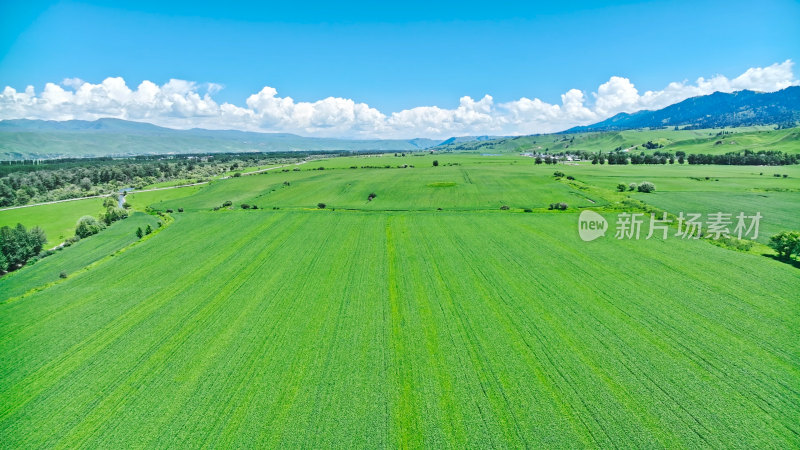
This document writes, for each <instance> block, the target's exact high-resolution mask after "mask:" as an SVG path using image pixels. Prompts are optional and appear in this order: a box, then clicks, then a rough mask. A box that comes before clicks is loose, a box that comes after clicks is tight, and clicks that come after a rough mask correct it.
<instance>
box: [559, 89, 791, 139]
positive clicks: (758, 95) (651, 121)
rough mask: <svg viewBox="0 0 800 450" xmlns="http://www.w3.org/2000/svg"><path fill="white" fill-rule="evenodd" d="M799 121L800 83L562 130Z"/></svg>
mask: <svg viewBox="0 0 800 450" xmlns="http://www.w3.org/2000/svg"><path fill="white" fill-rule="evenodd" d="M797 122H800V86H791V87H788V88H786V89H783V90H780V91H776V92H768V93H762V92H754V91H747V90H745V91H737V92H732V93H724V92H715V93H713V94H710V95H704V96H700V97H692V98H689V99H686V100H684V101H682V102H679V103H675V104H674V105H670V106H667V107H665V108H663V109H659V110H656V111H649V110H648V111H639V112H635V113H632V114H629V113H619V114H617V115H615V116H614V117H611V118H609V119H606V120H603V121H602V122H597V123H595V124H592V125H587V126H580V127H573V128H570V129H568V130H566V131H563V133H581V132H588V131H621V130H631V129H636V128H661V127H671V126H680V127H687V128H721V127H739V126H752V125H776V124H777V125H787V126H795V125H796V124H797Z"/></svg>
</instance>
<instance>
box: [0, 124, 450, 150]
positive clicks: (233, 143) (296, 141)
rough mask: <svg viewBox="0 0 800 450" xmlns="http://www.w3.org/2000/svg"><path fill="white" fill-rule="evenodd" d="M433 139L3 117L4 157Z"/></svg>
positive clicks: (383, 146)
mask: <svg viewBox="0 0 800 450" xmlns="http://www.w3.org/2000/svg"><path fill="white" fill-rule="evenodd" d="M439 143H441V140H433V139H423V138H417V139H369V140H359V139H334V138H311V137H303V136H298V135H295V134H289V133H257V132H248V131H236V130H206V129H200V128H194V129H190V130H175V129H172V128H164V127H159V126H157V125H152V124H149V123H143V122H132V121H127V120H121V119H97V120H94V121H86V120H67V121H60V122H59V121H48V120H28V119H14V120H3V121H0V160H20V159H36V158H61V157H99V156H133V155H148V154H180V153H223V152H270V151H281V152H284V151H299V150H311V151H325V150H347V151H370V150H379V151H415V150H425V149H427V148H430V147H433V146H435V145H438V144H439Z"/></svg>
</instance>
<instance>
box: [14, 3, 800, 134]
mask: <svg viewBox="0 0 800 450" xmlns="http://www.w3.org/2000/svg"><path fill="white" fill-rule="evenodd" d="M232 3H233V2H223V3H198V2H165V1H160V2H156V1H138V2H128V1H119V2H53V3H47V2H36V1H32V2H7V1H2V3H0V87H2V86H10V87H12V88H14V89H16V90H17V91H22V90H24V89H25V87H26V86H27V85H33V86H34V88H35V89H36V91H37V92H38V91H41V90H42V89H43V88H44V86H45V83H48V82H52V83H60V82H61V81H62V80H64V79H67V78H79V79H81V80H84V81H86V82H89V83H100V82H102V81H103V80H104V79H106V78H107V77H121V78H123V79H124V80H125V82H126V83H127V86H129V87H130V88H131V89H135V88H136V86H138V85H139V84H140V83H141V82H142V81H143V80H149V81H151V82H153V83H155V84H156V85H159V86H161V85H163V84H165V83H167V82H168V81H169V80H170V79H180V80H188V81H192V82H195V83H198V86H202V85H204V83H216V84H218V85H221V86H222V87H223V88H222V89H221V90H219V92H213V99H214V101H215V102H216V103H217V104H222V103H224V102H229V103H231V104H233V105H238V106H242V107H244V105H245V102H246V100H247V98H248V97H249V96H250V95H252V94H254V93H257V92H259V91H261V89H262V88H263V87H265V86H269V87H272V88H274V89H276V90H277V93H278V94H277V95H278V96H280V97H284V96H291V97H292V99H293V100H294V101H296V102H315V101H318V100H320V99H324V98H326V97H329V96H332V97H337V98H343V99H352V100H353V101H354V102H355V103H364V104H367V105H369V107H371V108H374V109H377V110H378V111H380V112H381V113H383V114H387V115H388V114H390V113H392V112H398V111H401V110H405V109H411V108H414V107H419V106H434V105H435V106H437V107H439V108H444V109H453V108H457V107H459V105H460V99H461V98H462V97H463V96H469V97H470V98H472V99H476V101H478V100H479V99H481V98H483V97H484V95H487V94H488V95H490V96H491V97H492V99H493V102H494V104H499V103H502V102H510V101H515V100H517V99H520V98H523V97H524V98H529V99H535V98H538V99H540V100H541V101H543V102H545V103H547V104H560V103H562V100H563V99H562V95H564V94H565V93H566V92H568V91H569V90H571V89H578V90H580V91H582V92H585V93H586V103H587V104H589V105H590V104H591V103H592V101H593V100H594V98H593V97H592V95H590V93H591V92H594V91H595V90H596V89H597V88H598V86H600V85H601V84H603V83H605V82H608V81H609V79H610V78H611V77H613V76H618V77H623V78H625V79H628V80H630V81H631V82H632V83H633V84H635V86H636V88H637V89H638V91H639V92H640V93H643V92H644V91H646V90H661V89H664V88H665V86H667V85H668V83H670V82H675V81H677V82H680V81H684V80H688V81H694V80H696V79H697V78H698V77H701V76H702V77H706V78H708V77H712V76H714V75H716V74H722V75H725V76H727V77H729V78H734V77H736V76H739V75H740V74H742V73H744V72H745V71H746V70H747V69H749V68H753V67H768V66H770V65H772V64H775V63H782V62H784V61H786V60H792V61H795V60H797V59H798V57H800V26H798V24H800V3H798V2H795V1H763V2H758V3H755V2H737V1H727V2H716V1H709V2H703V1H689V2H683V1H675V2H608V3H605V4H601V3H599V2H570V3H569V4H559V2H543V3H537V2H503V1H494V2H482V3H478V2H444V3H441V2H436V3H435V2H416V1H412V2H397V3H393V2H374V1H370V2H351V3H347V4H340V3H336V2H305V3H303V4H298V3H293V2H280V3H277V4H270V3H269V2H253V3H251V4H247V3H238V4H232ZM197 89H201V88H197ZM489 131H491V130H489Z"/></svg>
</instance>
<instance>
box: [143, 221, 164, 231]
mask: <svg viewBox="0 0 800 450" xmlns="http://www.w3.org/2000/svg"><path fill="white" fill-rule="evenodd" d="M159 223H161V222H159ZM152 232H153V227H151V226H150V225H149V224H148V225H147V228H145V229H144V234H150V233H152Z"/></svg>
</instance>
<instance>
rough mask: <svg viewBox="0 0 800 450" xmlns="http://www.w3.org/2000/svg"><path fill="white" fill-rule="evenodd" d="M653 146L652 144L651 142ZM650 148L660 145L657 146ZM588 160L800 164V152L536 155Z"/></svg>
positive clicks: (547, 159) (539, 159)
mask: <svg viewBox="0 0 800 450" xmlns="http://www.w3.org/2000/svg"><path fill="white" fill-rule="evenodd" d="M651 147H652V146H651ZM652 148H660V147H658V146H656V147H652ZM567 158H570V159H578V160H590V161H591V162H592V164H606V163H608V164H610V165H614V164H617V165H626V164H686V163H689V164H716V165H737V166H751V165H752V166H783V165H790V164H800V155H793V154H787V153H783V152H781V151H773V150H760V151H758V152H754V151H751V150H745V151H744V152H729V153H726V154H724V155H711V154H691V155H687V154H686V152H683V151H677V152H675V153H671V152H663V151H655V152H653V153H645V152H640V153H638V154H633V153H628V152H623V151H621V150H619V149H618V150H615V151H612V152H608V153H603V152H597V153H588V152H585V151H575V152H573V153H566V152H561V153H554V154H545V155H538V156H536V164H558V162H559V161H561V160H564V159H567Z"/></svg>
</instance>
